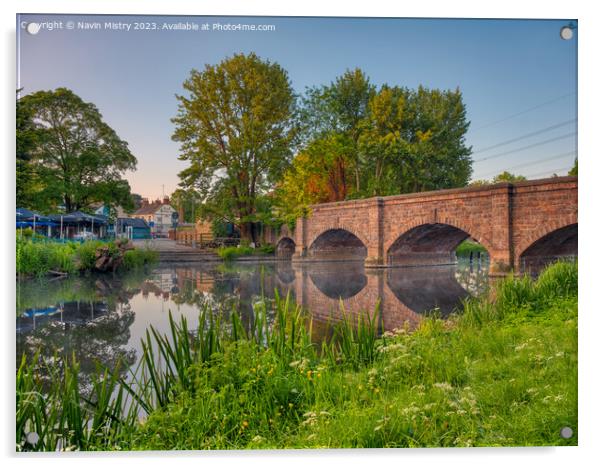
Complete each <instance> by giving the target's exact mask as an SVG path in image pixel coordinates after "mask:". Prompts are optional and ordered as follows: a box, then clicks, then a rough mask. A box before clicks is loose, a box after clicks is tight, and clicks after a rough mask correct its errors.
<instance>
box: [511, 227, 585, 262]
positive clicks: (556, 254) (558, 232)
mask: <svg viewBox="0 0 602 466" xmlns="http://www.w3.org/2000/svg"><path fill="white" fill-rule="evenodd" d="M578 231H579V227H578V224H577V221H576V219H574V221H573V219H569V220H568V222H567V221H565V222H554V223H551V224H549V225H544V226H542V227H541V228H539V229H537V230H535V231H534V232H533V233H532V234H531V235H529V236H527V237H526V238H525V240H524V241H523V242H522V243H521V248H520V249H518V250H517V251H516V257H517V260H518V264H516V265H517V266H518V268H519V269H520V268H523V269H524V268H529V267H531V266H536V267H539V266H543V265H545V264H546V263H548V262H550V261H552V260H554V259H557V258H560V257H566V256H577V249H578Z"/></svg>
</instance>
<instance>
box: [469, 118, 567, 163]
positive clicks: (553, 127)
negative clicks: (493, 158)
mask: <svg viewBox="0 0 602 466" xmlns="http://www.w3.org/2000/svg"><path fill="white" fill-rule="evenodd" d="M575 121H577V118H573V119H571V120H567V121H563V122H562V123H558V124H556V125H552V126H548V127H547V128H543V129H540V130H537V131H533V132H532V133H528V134H525V135H523V136H519V137H517V138H514V139H509V140H508V141H504V142H500V143H499V144H494V145H493V146H489V147H485V148H483V149H479V150H478V151H476V152H473V153H472V155H474V154H480V153H481V152H485V151H488V150H490V149H495V148H496V147H500V146H505V145H507V144H511V143H513V142H516V141H520V140H522V139H528V138H530V137H533V136H537V135H538V134H542V133H546V132H548V131H551V130H553V129H556V128H560V127H561V126H566V125H568V124H570V123H573V122H575Z"/></svg>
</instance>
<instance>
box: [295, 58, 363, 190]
mask: <svg viewBox="0 0 602 466" xmlns="http://www.w3.org/2000/svg"><path fill="white" fill-rule="evenodd" d="M374 92H375V87H374V85H373V84H371V83H370V79H369V78H368V76H366V74H365V73H364V72H363V71H362V70H361V69H359V68H355V69H354V70H346V71H345V73H343V75H342V76H339V77H338V78H336V80H335V81H334V82H331V83H330V84H329V85H327V86H326V85H324V86H320V87H313V88H310V89H308V90H307V92H306V96H305V98H304V99H303V108H302V111H301V118H302V121H303V124H304V126H303V129H304V130H305V131H304V133H305V134H304V136H305V140H306V142H311V141H315V140H320V139H323V138H325V137H326V138H328V137H332V136H333V135H335V137H339V138H344V139H345V140H346V144H345V146H346V147H345V150H346V152H345V154H344V157H345V159H346V160H347V162H348V165H349V167H348V168H349V169H350V170H352V173H353V179H354V180H353V182H351V183H350V184H351V185H352V186H353V185H354V186H355V191H359V190H360V183H361V179H360V178H361V156H360V151H359V147H358V141H359V137H360V126H361V123H362V120H363V119H364V118H366V116H367V114H368V104H369V102H370V99H371V97H372V96H373V95H374ZM339 154H340V152H339ZM340 155H341V154H340ZM330 157H331V158H332V156H330ZM333 162H335V161H333ZM337 200H341V199H337Z"/></svg>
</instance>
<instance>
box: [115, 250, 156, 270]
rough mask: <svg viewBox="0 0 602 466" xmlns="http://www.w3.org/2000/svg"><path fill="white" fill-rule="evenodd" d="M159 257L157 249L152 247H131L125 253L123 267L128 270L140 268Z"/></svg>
mask: <svg viewBox="0 0 602 466" xmlns="http://www.w3.org/2000/svg"><path fill="white" fill-rule="evenodd" d="M158 258H159V254H158V253H157V251H154V250H152V249H150V248H144V249H130V250H128V251H126V252H125V253H124V255H123V267H124V268H125V269H126V270H132V269H138V268H141V267H144V266H145V265H148V264H152V263H154V262H156V261H157V260H158Z"/></svg>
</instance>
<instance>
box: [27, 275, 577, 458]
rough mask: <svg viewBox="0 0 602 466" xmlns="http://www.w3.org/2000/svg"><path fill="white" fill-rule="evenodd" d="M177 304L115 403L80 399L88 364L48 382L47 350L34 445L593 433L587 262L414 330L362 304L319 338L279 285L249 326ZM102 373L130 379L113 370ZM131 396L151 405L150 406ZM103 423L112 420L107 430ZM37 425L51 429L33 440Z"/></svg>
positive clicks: (434, 439)
mask: <svg viewBox="0 0 602 466" xmlns="http://www.w3.org/2000/svg"><path fill="white" fill-rule="evenodd" d="M554 290H556V291H554ZM374 316H378V313H375V314H374ZM169 319H170V331H169V333H168V334H167V335H162V334H160V333H159V332H157V331H156V330H155V329H153V328H152V327H151V328H150V329H149V330H148V332H147V334H146V336H145V338H144V340H143V355H142V360H141V365H140V366H139V367H138V368H137V369H136V370H134V371H133V374H132V375H133V376H134V377H135V380H134V382H131V383H128V382H126V381H124V380H122V381H121V383H120V384H119V386H120V388H119V390H118V391H117V396H116V397H114V399H115V400H116V401H115V405H111V404H110V403H108V402H107V400H108V397H107V396H106V395H98V396H97V398H98V399H99V400H101V401H100V402H98V403H96V404H95V405H91V404H90V403H89V402H88V401H87V400H77V389H76V384H75V383H74V382H73V378H74V377H77V373H76V372H70V373H68V374H66V375H65V376H63V375H62V374H61V373H60V371H58V370H55V371H54V372H52V371H51V372H50V374H51V383H50V384H49V386H50V387H51V390H50V391H48V390H45V389H44V388H43V387H42V386H41V380H40V378H39V377H37V376H36V374H38V373H39V361H37V360H33V361H27V362H26V363H24V364H22V366H21V369H20V370H19V373H18V376H17V442H18V444H19V446H20V448H30V449H39V450H55V449H56V444H57V442H56V440H55V439H56V433H59V434H63V435H64V437H63V440H62V444H61V445H62V447H63V448H80V449H99V448H106V449H124V448H128V449H153V450H157V449H209V448H211V449H232V448H255V449H257V448H349V447H366V448H382V447H452V446H518V445H524V446H534V445H576V444H577V435H574V436H573V437H572V438H570V439H563V438H562V437H561V436H560V435H559V432H560V429H561V428H562V427H564V426H570V427H572V428H573V430H574V431H575V433H577V265H576V264H574V263H572V264H571V263H561V264H556V265H553V266H551V267H550V268H548V269H547V270H546V271H545V272H544V273H543V274H542V275H541V276H540V277H539V278H538V279H537V280H532V279H531V278H528V277H525V278H521V279H512V278H507V279H506V280H503V281H502V282H500V283H499V284H498V285H497V286H496V287H495V290H494V292H493V293H492V295H491V296H489V297H487V296H485V297H482V298H479V299H471V300H468V301H466V303H465V305H464V311H463V313H462V314H461V315H458V316H455V317H453V318H452V319H451V320H449V321H443V320H439V319H437V318H435V317H431V318H425V319H424V320H423V322H422V324H421V325H420V327H419V328H418V329H417V330H416V331H414V332H408V331H407V330H406V329H397V330H395V331H393V332H386V333H385V334H384V335H383V336H381V337H377V336H376V330H377V328H378V325H380V324H379V323H378V320H379V319H378V318H377V317H373V318H371V319H372V320H367V318H366V317H364V318H361V317H360V318H359V319H358V322H357V326H356V324H355V322H351V320H349V319H347V320H346V321H343V322H341V323H339V324H336V323H335V332H334V337H333V338H332V339H331V340H328V341H325V342H323V343H322V346H321V347H319V348H318V347H316V346H315V345H314V344H312V340H311V328H312V326H311V320H309V319H308V317H307V316H306V315H305V314H304V313H303V312H302V311H301V310H300V309H299V308H298V307H296V306H294V305H293V304H292V302H290V301H289V299H288V297H287V299H281V298H280V297H279V296H278V295H276V299H275V300H274V301H273V302H270V301H267V300H265V299H264V300H262V301H261V302H258V303H257V304H256V305H255V307H254V315H253V318H252V319H250V321H249V326H248V327H246V326H245V325H243V322H242V320H241V318H240V316H239V315H238V314H237V313H232V316H231V319H230V321H229V322H226V321H223V320H222V319H221V314H217V315H213V314H212V312H211V311H210V310H209V309H206V310H204V311H202V312H201V314H200V317H199V325H198V328H197V330H196V331H194V332H191V330H190V329H189V327H188V323H187V321H186V319H184V318H182V320H181V321H180V322H179V323H177V322H175V321H174V320H173V319H172V317H171V315H170V316H169ZM63 363H64V364H65V365H69V364H70V365H69V367H74V366H75V363H73V364H71V363H70V362H69V361H63ZM51 367H61V364H58V363H57V361H53V362H52V365H51ZM66 372H69V371H66ZM99 380H100V378H99ZM102 380H104V383H105V384H107V385H106V386H107V387H108V386H109V384H112V386H113V387H116V386H117V385H116V383H115V382H116V377H111V372H110V371H109V372H104V378H102ZM96 387H97V388H96V391H95V393H99V394H102V393H107V392H108V388H105V389H101V386H100V385H97V386H96ZM124 391H125V392H127V394H128V395H129V396H130V397H131V398H130V399H128V400H126V397H125V396H124ZM78 401H79V402H78ZM118 403H121V404H122V408H123V411H121V412H122V413H123V414H121V415H120V414H119V413H120V410H119V409H118V408H117V406H116V405H117V404H118ZM82 406H83V407H87V408H88V409H90V408H92V409H91V411H86V410H84V409H82V408H81V407H82ZM131 406H137V407H138V409H141V410H143V411H144V412H146V413H148V417H147V418H146V419H144V420H143V422H139V421H138V420H137V419H134V417H133V416H132V415H131V412H132V408H131ZM100 408H102V409H100ZM87 412H89V413H90V414H89V417H87V418H86V420H87V422H88V424H87V425H88V426H91V427H88V429H86V428H85V426H86V424H84V423H83V422H82V417H83V416H82V414H81V413H87ZM107 413H110V414H111V415H110V416H108V415H107ZM97 417H98V419H97ZM100 425H103V426H105V429H106V434H104V435H93V434H99V431H98V430H95V426H100ZM33 426H35V430H36V431H37V432H40V433H41V434H42V439H41V443H39V444H38V445H36V446H29V445H26V444H25V442H24V438H25V432H28V431H29V430H33Z"/></svg>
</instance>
